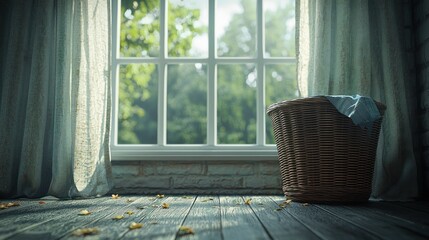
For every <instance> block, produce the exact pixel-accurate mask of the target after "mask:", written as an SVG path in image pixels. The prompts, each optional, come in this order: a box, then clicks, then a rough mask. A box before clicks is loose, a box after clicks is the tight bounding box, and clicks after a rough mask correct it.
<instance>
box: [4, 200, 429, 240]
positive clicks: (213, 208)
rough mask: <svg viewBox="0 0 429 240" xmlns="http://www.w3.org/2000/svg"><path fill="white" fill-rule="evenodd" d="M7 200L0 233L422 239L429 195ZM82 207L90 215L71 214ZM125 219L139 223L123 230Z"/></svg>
mask: <svg viewBox="0 0 429 240" xmlns="http://www.w3.org/2000/svg"><path fill="white" fill-rule="evenodd" d="M248 199H251V201H248V203H249V204H246V200H248ZM12 201H13V202H15V201H16V202H19V204H20V205H19V206H16V207H11V208H7V209H4V210H0V240H1V239H43V240H50V239H83V238H82V237H76V236H73V232H74V231H75V230H77V229H82V228H97V229H98V233H97V234H94V235H89V236H86V237H85V239H87V240H88V239H91V240H95V239H171V240H174V239H187V240H188V239H189V240H195V239H204V240H211V239H213V240H215V239H224V240H237V239H238V240H239V239H246V240H249V239H274V240H281V239H311V240H313V239H335V240H337V239H405V240H406V239H413V240H414V239H429V211H428V209H429V202H406V203H404V202H368V203H364V204H357V205H341V204H335V205H334V204H330V205H326V204H308V205H304V204H302V203H295V202H292V203H290V204H286V205H283V206H279V204H282V203H283V202H284V201H285V198H284V197H283V196H165V197H164V198H160V197H158V198H157V197H155V196H122V197H120V198H119V199H112V197H111V196H105V197H101V198H93V199H83V200H68V201H60V200H44V199H18V200H0V203H7V202H12ZM41 201H42V202H41ZM163 203H166V204H169V207H168V208H163V207H162V204H163ZM85 209H86V210H88V211H90V212H91V214H89V215H86V216H80V215H78V213H79V212H80V211H81V210H85ZM115 216H123V218H122V219H119V220H114V219H113V218H114V217H115ZM132 222H136V223H141V224H142V225H143V226H142V227H141V228H139V229H135V230H130V229H129V226H130V224H131V223H132ZM181 226H186V227H190V228H191V229H192V231H193V233H191V234H185V232H183V231H181V230H180V228H181Z"/></svg>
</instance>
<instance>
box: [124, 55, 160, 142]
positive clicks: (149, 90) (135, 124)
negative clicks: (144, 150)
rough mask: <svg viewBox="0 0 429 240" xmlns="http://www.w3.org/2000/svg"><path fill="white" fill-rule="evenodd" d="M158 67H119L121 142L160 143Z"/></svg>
mask: <svg viewBox="0 0 429 240" xmlns="http://www.w3.org/2000/svg"><path fill="white" fill-rule="evenodd" d="M157 108H158V70H157V66H156V65H155V64H128V65H121V66H120V68H119V119H118V143H119V144H156V143H157V120H158V110H157Z"/></svg>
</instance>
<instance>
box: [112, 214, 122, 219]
mask: <svg viewBox="0 0 429 240" xmlns="http://www.w3.org/2000/svg"><path fill="white" fill-rule="evenodd" d="M112 219H113V220H121V219H124V216H122V215H117V216H114V217H112Z"/></svg>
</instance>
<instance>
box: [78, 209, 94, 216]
mask: <svg viewBox="0 0 429 240" xmlns="http://www.w3.org/2000/svg"><path fill="white" fill-rule="evenodd" d="M89 214H91V212H90V211H88V210H86V209H85V210H82V211H80V212H79V214H78V215H82V216H84V215H89Z"/></svg>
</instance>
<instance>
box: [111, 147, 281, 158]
mask: <svg viewBox="0 0 429 240" xmlns="http://www.w3.org/2000/svg"><path fill="white" fill-rule="evenodd" d="M112 160H113V161H122V160H125V161H127V160H142V161H196V160H201V161H211V160H213V161H224V160H225V161H231V160H246V161H261V160H265V161H277V160H278V154H277V149H276V148H275V146H262V147H260V146H239V147H237V146H235V147H230V146H228V147H207V146H205V147H195V146H189V147H175V146H163V147H161V146H157V147H141V146H132V145H131V146H112Z"/></svg>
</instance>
